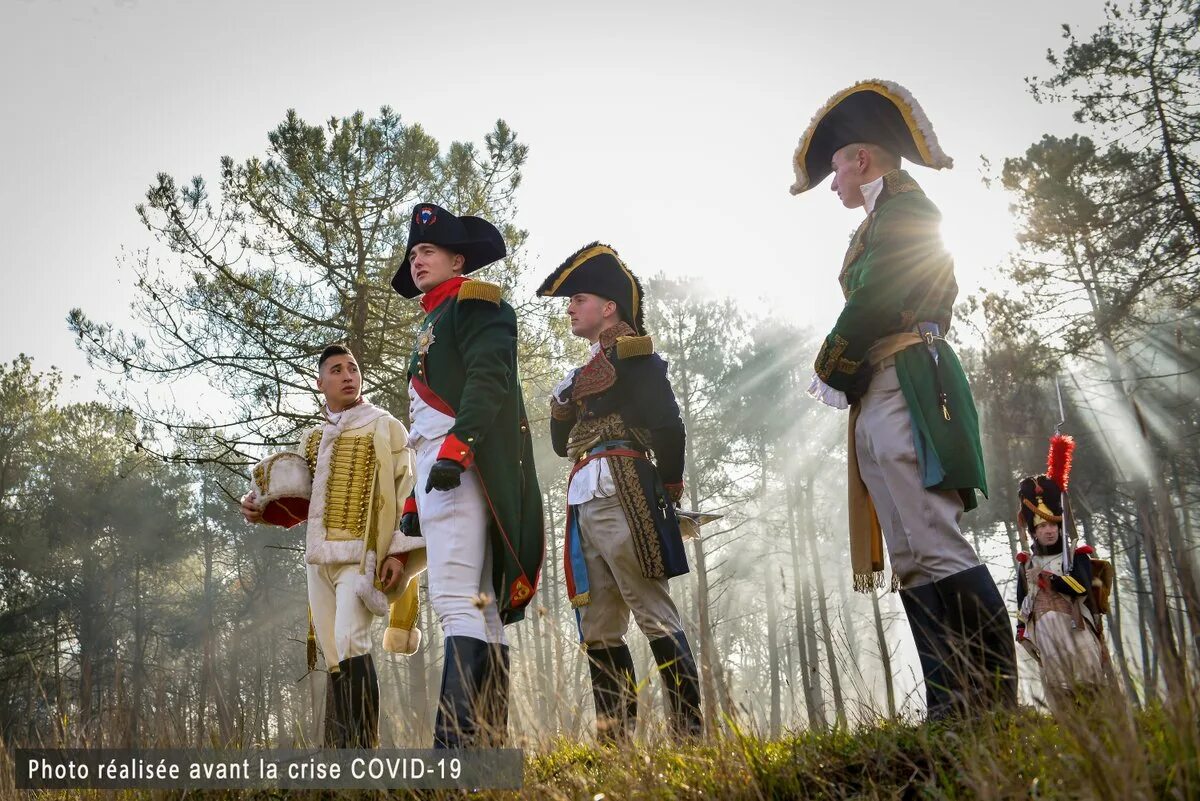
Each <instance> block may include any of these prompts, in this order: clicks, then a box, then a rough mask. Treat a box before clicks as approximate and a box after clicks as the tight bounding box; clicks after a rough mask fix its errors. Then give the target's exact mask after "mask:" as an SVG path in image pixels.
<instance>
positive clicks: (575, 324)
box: [567, 292, 617, 339]
mask: <svg viewBox="0 0 1200 801" xmlns="http://www.w3.org/2000/svg"><path fill="white" fill-rule="evenodd" d="M616 310H617V304H615V303H613V302H612V301H611V300H609V299H608V298H602V297H600V296H599V295H593V294H591V293H590V292H576V293H575V294H574V295H572V296H571V300H570V302H569V303H567V317H569V318H571V333H572V334H574V335H575V336H577V337H584V338H585V339H595V338H596V337H597V336H598V335H599V334H600V332H601V331H602V330H604V328H606V327H607V326H608V325H609V323H611V322H612V321H613V317H614V316H615V315H616Z"/></svg>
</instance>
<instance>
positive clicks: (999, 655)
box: [935, 565, 1017, 711]
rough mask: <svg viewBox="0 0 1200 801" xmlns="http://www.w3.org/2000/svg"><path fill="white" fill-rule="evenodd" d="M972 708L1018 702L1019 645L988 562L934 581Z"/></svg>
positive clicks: (1010, 704) (972, 709)
mask: <svg viewBox="0 0 1200 801" xmlns="http://www.w3.org/2000/svg"><path fill="white" fill-rule="evenodd" d="M935 586H936V587H937V591H938V594H939V595H940V596H941V599H942V606H943V608H944V609H945V610H946V612H945V621H946V626H947V629H948V631H949V632H950V644H951V645H952V646H953V648H954V651H955V655H956V660H955V661H956V668H957V669H958V670H959V671H961V673H962V675H964V676H965V677H966V680H967V684H966V685H965V687H964V689H965V690H966V692H965V696H966V699H965V700H966V702H967V704H968V707H969V709H968V710H967V711H974V710H979V709H989V708H992V707H995V706H1016V703H1017V649H1016V644H1015V642H1014V640H1013V633H1012V626H1011V624H1010V623H1009V619H1008V609H1007V607H1005V605H1004V599H1003V598H1001V597H1000V591H999V590H997V589H996V582H995V581H993V580H992V576H991V574H990V573H989V572H988V569H987V566H986V565H976V566H975V567H973V568H971V569H970V570H964V571H962V572H961V573H955V574H954V575H953V576H949V577H948V578H944V579H941V580H939V581H937V582H935Z"/></svg>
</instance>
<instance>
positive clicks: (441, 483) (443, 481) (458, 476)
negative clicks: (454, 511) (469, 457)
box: [425, 459, 463, 493]
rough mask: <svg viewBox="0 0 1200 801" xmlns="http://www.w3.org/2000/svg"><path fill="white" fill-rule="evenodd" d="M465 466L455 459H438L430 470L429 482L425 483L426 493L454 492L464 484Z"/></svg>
mask: <svg viewBox="0 0 1200 801" xmlns="http://www.w3.org/2000/svg"><path fill="white" fill-rule="evenodd" d="M462 471H463V466H462V465H461V464H459V463H458V462H456V461H454V460H453V459H438V460H437V461H436V462H434V463H433V467H432V468H431V469H430V470H429V480H428V481H426V482H425V492H426V493H429V491H430V490H435V489H436V490H439V491H441V492H445V491H446V490H452V489H454V488H455V487H457V486H458V485H459V484H461V483H462Z"/></svg>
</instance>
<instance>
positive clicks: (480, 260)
mask: <svg viewBox="0 0 1200 801" xmlns="http://www.w3.org/2000/svg"><path fill="white" fill-rule="evenodd" d="M426 244H428V245H437V246H438V247H442V248H445V249H446V250H449V251H453V252H454V253H459V254H461V255H462V256H463V258H464V259H466V264H465V265H464V266H463V271H462V274H463V275H466V274H468V273H472V272H474V271H475V270H478V269H480V268H483V267H486V266H488V265H489V264H491V263H492V262H495V261H499V260H500V259H503V258H504V257H505V256H506V255H508V249H507V248H506V247H505V245H504V237H503V236H501V234H500V231H499V230H498V229H497V228H496V226H494V225H492V224H491V223H490V222H488V221H487V220H485V219H483V218H482V217H469V216H463V217H455V216H454V215H453V214H451V213H450V212H448V211H446V210H445V209H443V208H442V207H441V206H435V205H434V204H432V203H418V204H417V205H416V206H415V207H414V208H413V212H412V218H411V220H410V223H409V227H408V243H407V244H406V245H405V246H404V251H403V252H402V253H401V263H400V267H399V269H398V270H396V274H395V275H394V276H393V277H392V288H393V289H395V290H396V291H397V292H399V293H400V294H401V295H403V296H404V297H406V298H415V297H416V296H417V295H420V294H421V290H419V289H417V285H416V284H415V283H414V282H413V278H412V270H411V269H410V268H409V264H408V254H409V252H410V251H412V249H413V248H414V247H416V246H417V245H426Z"/></svg>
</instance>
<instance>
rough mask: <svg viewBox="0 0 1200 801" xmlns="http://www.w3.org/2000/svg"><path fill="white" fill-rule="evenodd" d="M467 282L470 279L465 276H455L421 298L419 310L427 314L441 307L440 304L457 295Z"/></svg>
mask: <svg viewBox="0 0 1200 801" xmlns="http://www.w3.org/2000/svg"><path fill="white" fill-rule="evenodd" d="M469 280H471V279H469V278H467V277H466V276H465V275H457V276H455V277H454V278H451V279H450V280H448V281H443V282H442V283H440V284H438V285H437V286H435V287H434V288H433V289H431V290H429V291H428V292H426V293H425V294H424V295H422V296H421V308H422V309H424V310H425V313H426V314H429V313H430V312H431V311H433V310H434V309H436V308H437V307H438V306H441V305H442V302H443V301H445V300H446V299H447V298H452V297H454V296H455V295H457V294H458V290H459V288H460V287H461V286H462V285H463V283H465V282H466V281H469Z"/></svg>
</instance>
